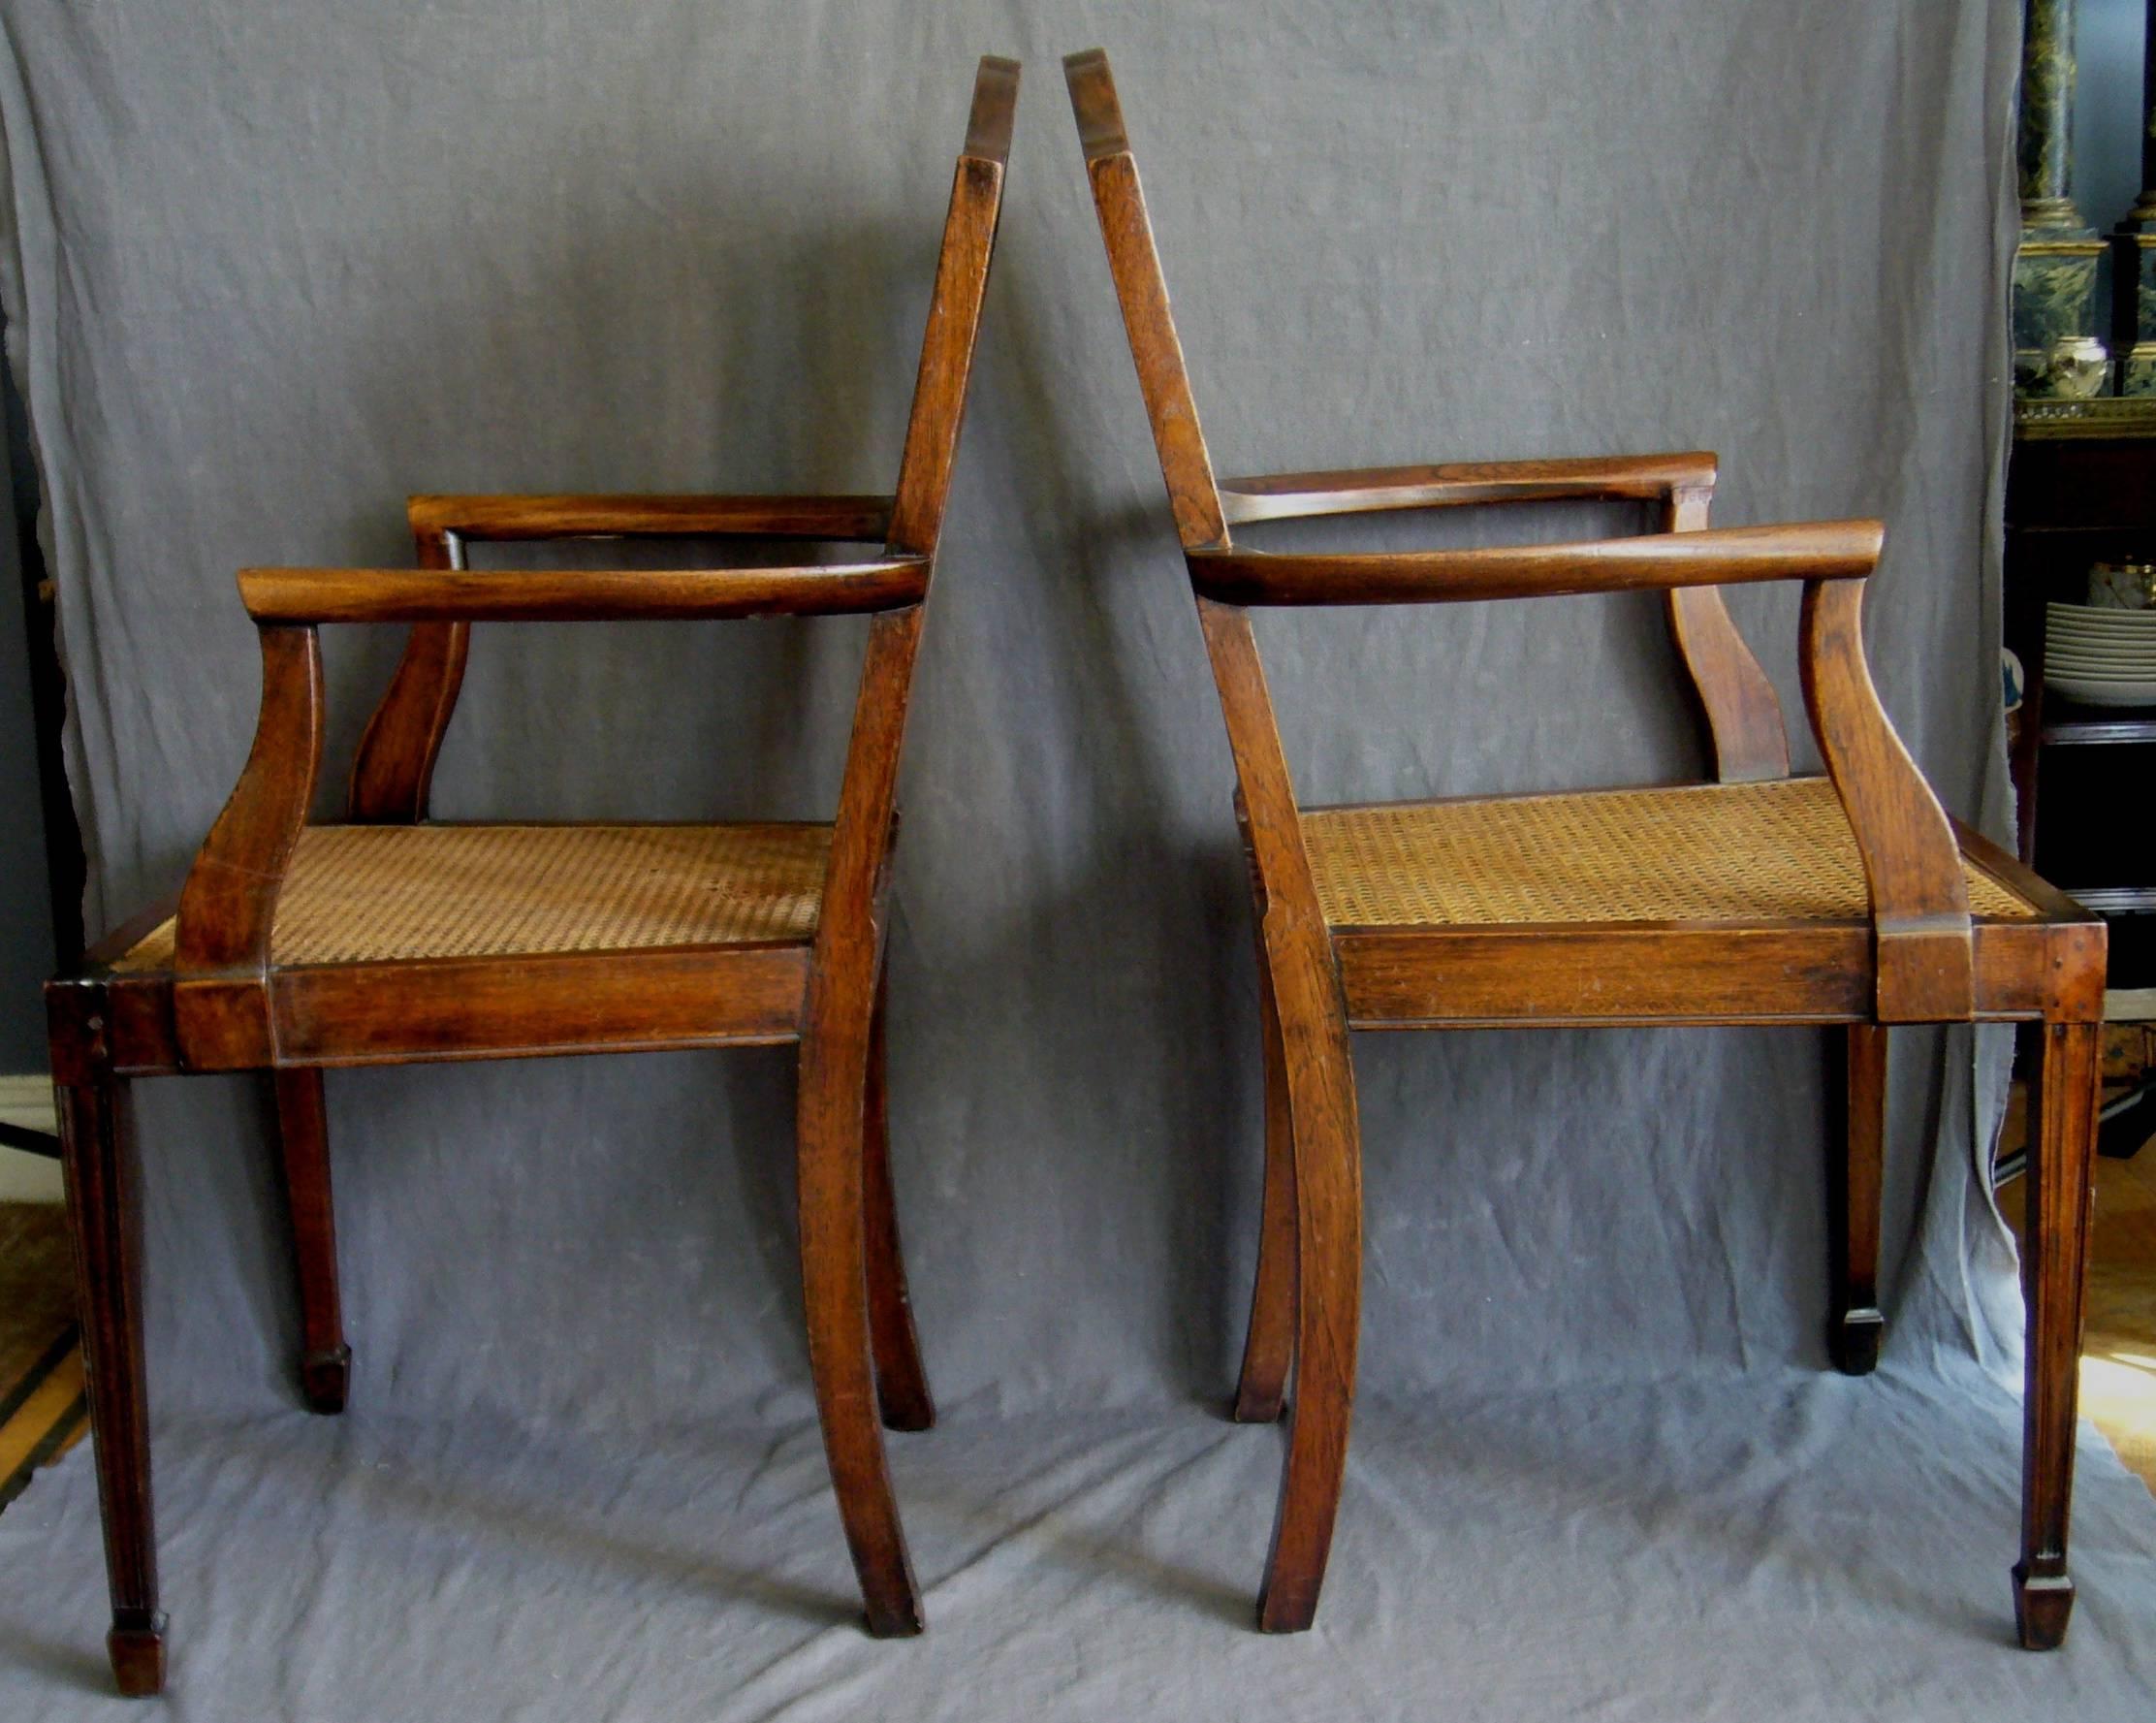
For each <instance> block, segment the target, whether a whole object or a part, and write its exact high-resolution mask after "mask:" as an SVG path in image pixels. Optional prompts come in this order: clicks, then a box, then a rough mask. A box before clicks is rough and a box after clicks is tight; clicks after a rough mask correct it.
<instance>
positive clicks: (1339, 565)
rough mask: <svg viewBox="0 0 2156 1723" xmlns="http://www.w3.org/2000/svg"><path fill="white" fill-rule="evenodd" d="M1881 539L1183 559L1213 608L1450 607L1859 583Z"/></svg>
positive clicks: (1620, 542) (1855, 533) (1772, 532)
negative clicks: (1850, 579) (1740, 586)
mask: <svg viewBox="0 0 2156 1723" xmlns="http://www.w3.org/2000/svg"><path fill="white" fill-rule="evenodd" d="M1883 537H1884V529H1883V528H1882V527H1881V526H1880V524H1879V523H1878V522H1877V521H1827V522H1822V523H1820V524H1818V525H1815V526H1739V527H1730V528H1722V529H1718V530H1714V531H1706V532H1685V533H1676V534H1653V535H1646V536H1642V537H1638V538H1612V539H1597V540H1592V541H1590V542H1587V543H1584V544H1569V545H1519V546H1504V547H1499V548H1495V549H1484V550H1473V551H1409V552H1398V553H1394V552H1379V553H1356V554H1353V555H1347V556H1322V555H1320V556H1276V555H1271V554H1268V553H1265V552H1261V551H1236V550H1225V551H1208V550H1196V551H1190V552H1188V553H1186V555H1187V559H1188V560H1189V567H1190V582H1191V585H1192V586H1194V587H1195V588H1196V589H1197V591H1198V595H1199V596H1200V597H1204V598H1210V599H1213V600H1215V601H1216V602H1218V603H1222V604H1410V603H1459V602H1464V601H1468V600H1474V599H1483V598H1525V597H1546V596H1555V595H1557V594H1560V593H1578V592H1628V591H1634V590H1639V589H1641V588H1650V589H1667V588H1672V587H1719V586H1727V585H1729V584H1731V583H1734V582H1737V581H1761V580H1823V579H1833V578H1836V577H1841V576H1848V575H1859V574H1868V573H1869V572H1870V571H1871V568H1872V565H1873V564H1874V563H1875V562H1877V561H1878V559H1879V551H1880V545H1881V542H1882V539H1883Z"/></svg>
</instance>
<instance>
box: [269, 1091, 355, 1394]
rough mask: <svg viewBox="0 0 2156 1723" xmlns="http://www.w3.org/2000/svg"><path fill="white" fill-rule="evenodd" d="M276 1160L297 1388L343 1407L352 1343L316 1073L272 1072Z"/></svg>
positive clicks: (327, 1130) (326, 1130)
mask: <svg viewBox="0 0 2156 1723" xmlns="http://www.w3.org/2000/svg"><path fill="white" fill-rule="evenodd" d="M272 1084H273V1087H274V1090H275V1094H276V1110H277V1159H278V1162H279V1165H281V1167H282V1169H283V1174H284V1196H285V1208H286V1212H287V1213H288V1214H289V1215H290V1217H291V1221H292V1256H293V1264H294V1267H295V1268H296V1270H297V1271H298V1276H299V1284H300V1392H301V1395H303V1396H304V1397H305V1399H306V1403H307V1404H308V1406H310V1407H311V1408H312V1409H313V1410H315V1411H316V1412H324V1413H334V1412H342V1411H343V1410H344V1401H345V1394H346V1391H347V1389H348V1388H349V1386H350V1383H351V1376H352V1349H351V1348H350V1347H349V1346H347V1345H345V1343H344V1311H343V1306H342V1303H341V1301H340V1299H339V1298H338V1295H337V1259H336V1216H335V1211H334V1209H333V1205H332V1202H331V1192H330V1120H329V1113H328V1111H327V1109H326V1108H325V1106H324V1104H323V1097H322V1073H321V1072H320V1071H318V1070H280V1071H276V1072H274V1073H272Z"/></svg>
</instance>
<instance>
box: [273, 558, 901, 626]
mask: <svg viewBox="0 0 2156 1723" xmlns="http://www.w3.org/2000/svg"><path fill="white" fill-rule="evenodd" d="M928 581H929V559H928V558H926V557H882V558H876V559H875V560H874V561H871V562H853V563H830V564H824V565H819V566H810V567H806V568H655V569H619V570H618V569H536V570H534V569H518V570H488V571H486V572H483V573H476V574H475V573H470V572H468V571H466V570H463V569H456V568H248V569H242V570H241V571H240V575H239V596H240V599H241V601H242V602H243V603H244V604H245V605H246V607H247V614H248V615H249V616H250V617H252V618H254V620H255V621H256V622H259V623H262V624H265V625H269V624H272V623H306V624H312V623H316V622H599V621H630V620H640V621H685V620H690V619H698V618H702V619H709V620H717V619H722V618H727V617H752V616H828V615H837V614H851V613H856V612H863V611H878V610H897V609H901V608H903V607H904V606H905V605H908V604H917V603H919V602H920V601H921V599H922V598H923V597H924V596H926V595H927V592H928Z"/></svg>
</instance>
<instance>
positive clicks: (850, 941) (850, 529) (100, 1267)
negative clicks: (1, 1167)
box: [48, 58, 1019, 1694]
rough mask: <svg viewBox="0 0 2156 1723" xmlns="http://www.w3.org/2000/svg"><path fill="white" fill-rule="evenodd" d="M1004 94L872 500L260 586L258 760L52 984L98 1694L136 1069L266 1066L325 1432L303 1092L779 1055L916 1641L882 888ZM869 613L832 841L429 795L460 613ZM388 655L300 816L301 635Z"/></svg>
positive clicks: (150, 1667) (898, 1609)
mask: <svg viewBox="0 0 2156 1723" xmlns="http://www.w3.org/2000/svg"><path fill="white" fill-rule="evenodd" d="M1018 76H1019V69H1018V67H1017V65H1016V64H1015V63H1014V62H1012V61H1009V60H1000V59H993V58H986V59H983V60H982V61H981V63H980V69H979V74H978V77H977V79H976V81H975V84H974V88H973V103H972V112H971V118H970V124H969V128H968V131H967V140H966V144H965V148H964V151H963V153H962V154H961V155H960V156H959V159H958V168H957V174H956V176H955V179H954V182H953V185H952V191H951V200H950V206H949V211H948V215H947V217H946V220H945V223H944V228H943V241H942V250H941V254H940V257H939V260H938V262H937V265H936V275H935V293H934V297H933V299H932V301H931V304H930V309H929V315H928V324H927V330H926V334H925V335H924V337H923V343H922V352H921V364H920V371H919V377H918V381H917V383H916V386H915V391H914V397H913V404H912V410H911V416H910V418H909V420H908V422H907V427H906V434H905V443H904V456H903V458H902V460H901V463H900V468H899V479H898V487H897V490H896V492H895V494H894V495H889V496H420V497H415V498H413V500H412V503H411V524H412V528H413V532H414V535H415V537H416V540H417V543H418V551H419V555H418V561H419V563H420V566H419V567H418V568H414V569H390V570H382V569H291V568H275V569H249V570H247V571H245V572H244V573H242V574H241V575H240V577H239V593H240V598H241V600H242V602H243V603H244V604H245V606H246V609H247V614H248V615H249V617H250V618H252V619H253V621H254V622H255V625H256V626H257V628H258V629H259V630H260V633H261V641H262V654H263V692H262V714H261V721H260V726H259V728H258V730H257V733H256V737H255V744H254V750H253V752H252V753H251V755H250V756H249V758H248V760H247V763H246V767H245V769H244V771H243V772H242V774H241V776H240V779H239V782H238V787H237V788H236V789H235V790H234V791H233V794H232V799H231V800H230V802H228V803H227V805H226V807H225V811H224V813H223V814H222V815H220V817H219V818H218V820H217V822H216V824H215V826H214V827H213V828H212V829H211V831H210V833H209V836H208V839H207V841H206V843H205V844H204V845H203V846H202V849H201V851H200V853H199V854H198V855H197V856H196V858H195V862H194V865H193V867H192V869H191V870H190V872H189V874H188V876H187V880H186V883H185V886H184V888H183V889H182V891H181V892H180V894H179V897H178V900H177V905H176V912H175V910H174V907H173V906H172V905H166V906H163V907H160V908H158V909H153V910H150V911H148V912H147V913H145V914H143V915H141V916H138V917H136V918H135V919H133V920H132V921H130V922H128V923H127V924H126V925H125V926H123V927H122V928H120V929H119V930H118V931H117V932H115V933H114V934H113V935H111V937H110V938H109V939H107V940H106V941H104V942H103V943H102V944H101V945H100V946H99V947H98V948H97V949H96V950H94V951H93V952H92V953H91V954H90V955H89V957H88V958H87V959H86V960H85V962H84V964H83V966H82V967H81V969H80V970H79V973H72V974H68V975H65V976H62V977H60V978H58V979H56V980H55V981H53V982H52V983H51V985H50V986H49V988H48V1006H49V1016H50V1022H51V1048H52V1069H53V1072H54V1076H55V1080H56V1082H57V1084H58V1085H59V1091H60V1101H61V1120H62V1135H63V1140H64V1160H65V1167H66V1173H67V1188H68V1201H69V1209H70V1214H71V1217H72V1224H73V1228H74V1232H75V1239H76V1250H77V1267H78V1277H79V1293H80V1299H81V1305H82V1328H83V1335H84V1340H85V1351H86V1355H87V1365H88V1379H89V1394H90V1413H91V1421H92V1429H93V1432H94V1436H95V1446H96V1459H97V1474H98V1486H99V1492H100V1500H101V1505H102V1509H103V1516H104V1523H105V1546H106V1560H107V1566H108V1571H109V1576H110V1579H111V1600H112V1628H111V1636H110V1638H109V1640H108V1646H109V1649H110V1652H111V1661H112V1668H113V1671H114V1674H115V1675H116V1676H117V1678H118V1682H119V1685H120V1688H121V1690H122V1691H123V1692H127V1693H132V1694H140V1693H152V1692H156V1691H158V1690H159V1688H160V1687H161V1686H162V1683H163V1680H164V1623H165V1618H164V1616H163V1614H162V1613H161V1612H160V1611H159V1608H158V1592H157V1568H156V1548H155V1542H154V1535H153V1528H152V1523H151V1512H150V1450H149V1428H148V1424H147V1420H146V1409H145V1405H144V1400H143V1370H144V1366H143V1291H142V1266H141V1255H142V1246H141V1220H140V1215H139V1208H138V1203H139V1197H138V1191H137V1181H138V1174H137V1162H136V1153H135V1148H134V1144H133V1141H132V1138H131V1134H130V1130H129V1123H128V1119H129V1109H128V1104H127V1101H128V1087H129V1083H130V1082H131V1080H132V1079H134V1078H136V1077H143V1076H158V1075H166V1074H171V1073H185V1072H195V1071H230V1070H264V1071H268V1072H270V1074H271V1078H272V1083H273V1087H274V1094H275V1116H276V1121H277V1137H278V1150H279V1158H280V1160H281V1163H282V1169H283V1173H284V1181H285V1188H286V1193H287V1197H288V1201H289V1208H290V1215H291V1223H292V1232H293V1239H294V1244H295V1254H296V1258H297V1267H298V1281H299V1292H300V1304H301V1329H302V1335H303V1349H304V1350H303V1356H302V1357H301V1362H300V1377H301V1388H302V1392H303V1394H304V1397H305V1399H306V1402H307V1404H308V1405H309V1406H311V1407H312V1408H314V1409H315V1410H316V1411H318V1412H324V1413H333V1412H337V1411H340V1410H342V1408H343V1406H344V1403H345V1395H346V1388H347V1382H348V1379H349V1373H350V1365H351V1349H350V1347H349V1346H348V1345H347V1344H346V1342H345V1339H344V1328H343V1321H342V1316H341V1313H340V1309H339V1304H338V1294H337V1269H336V1246H335V1235H334V1226H333V1214H332V1207H331V1194H330V1163H329V1152H328V1151H329V1139H328V1128H327V1114H326V1111H325V1108H324V1103H323V1080H322V1072H323V1071H324V1069H328V1068H332V1067H343V1066H363V1065H380V1064H396V1063H403V1062H409V1061H419V1060H457V1059H495V1058H513V1057H519V1056H524V1055H533V1054H566V1053H600V1052H625V1051H636V1050H651V1049H662V1048H685V1047H720V1046H759V1045H769V1044H775V1043H787V1044H792V1045H795V1046H797V1047H798V1048H799V1049H800V1054H799V1058H800V1067H799V1100H798V1120H797V1123H798V1134H799V1141H798V1156H799V1179H800V1216H801V1263H802V1278H803V1285H804V1304H805V1308H806V1312H807V1321H808V1351H809V1360H810V1365H811V1370H812V1373H813V1376H814V1379H815V1391H816V1405H817V1411H818V1414H819V1416H820V1418H821V1420H822V1425H823V1437H824V1447H825V1451H826V1453H827V1455H828V1457H829V1460H830V1464H831V1472H832V1481H833V1484H835V1486H836V1489H837V1494H838V1500H839V1509H840V1517H841V1519H842V1520H843V1523H844V1528H845V1534H846V1540H847V1543H848V1545H849V1546H850V1548H851V1551H852V1555H853V1561H854V1566H855V1569H856V1571H857V1573H858V1575H859V1578H860V1582H861V1589H862V1594H863V1597H864V1599H865V1601H866V1605H867V1617H868V1625H869V1628H870V1631H871V1632H872V1633H875V1634H877V1635H899V1634H912V1633H918V1632H919V1631H920V1628H921V1609H920V1600H919V1596H918V1593H917V1591H916V1588H915V1585H914V1580H913V1575H912V1572H911V1568H910V1566H909V1564H908V1560H907V1556H906V1548H905V1540H904V1533H903V1531H902V1529H901V1526H900V1523H899V1514H898V1507H897V1504H896V1503H895V1501H894V1500H893V1498H892V1493H891V1482H890V1477H889V1474H888V1472H887V1470H886V1467H885V1460H884V1450H883V1438H882V1432H881V1430H880V1428H879V1427H878V1421H877V1418H878V1413H879V1412H880V1415H881V1420H882V1422H883V1423H885V1424H888V1425H890V1426H891V1427H892V1428H895V1429H902V1430H918V1429H926V1428H927V1427H928V1426H929V1425H930V1424H931V1423H932V1422H933V1420H934V1418H935V1410H934V1407H933V1405H932V1403H931V1400H930V1397H929V1388H928V1383H927V1380H926V1377H925V1375H924V1373H923V1371H922V1367H921V1358H920V1353H919V1349H918V1346H917V1343H916V1341H915V1337H914V1331H913V1319H912V1315H911V1312H910V1309H909V1306H908V1303H907V1297H906V1285H905V1274H904V1267H903V1265H902V1262H901V1260H900V1255H899V1235H898V1224H897V1217H896V1214H895V1211H894V1208H893V1203H892V1192H891V1179H890V1167H889V1160H888V1150H887V1141H886V1126H885V1116H884V1089H883V1061H884V1030H883V1016H884V1012H883V992H882V981H883V958H884V929H885V925H886V922H885V887H886V875H887V864H888V860H889V856H890V850H891V844H892V839H893V834H894V831H895V829H896V821H897V814H896V802H895V795H896V785H897V775H898V763H899V750H900V742H901V738H902V735H903V732H904V721H905V712H906V702H907V695H908V691H909V688H910V685H911V679H912V673H913V663H914V656H915V651H916V648H917V645H918V643H919V640H920V635H921V621H922V611H923V606H924V603H925V601H926V599H927V597H928V592H929V587H930V583H931V577H932V575H933V573H934V569H935V554H936V545H937V541H938V537H939V534H940V531H941V527H942V522H943V510H944V504H945V500H946V498H947V497H948V495H949V492H950V478H951V468H952V462H953V458H954V456H955V453H956V450H957V445H958V436H959V428H960V421H961V418H962V416H963V414H964V410H965V404H966V393H967V376H968V373H969V370H970V367H971V364H972V355H973V345H974V336H975V334H976V332H977V330H978V328H979V322H980V312H981V303H982V295H983V293H984V291H985V287H986V283H987V277H988V270H989V262H990V256H991V253H992V251H993V248H994V244H995V239H996V229H997V218H998V215H999V210H1000V207H1001V200H1002V185H1003V173H1004V163H1005V160H1006V157H1007V154H1008V151H1009V145H1010V134H1011V121H1012V115H1013V111H1014V108H1015V104H1016V100H1017V93H1018ZM616 537H622V538H644V539H666V538H682V537H696V538H732V537H738V538H744V539H776V540H799V541H804V542H811V543H812V542H818V541H822V542H828V543H834V544H846V543H878V542H880V544H881V546H882V549H881V551H880V552H879V553H877V554H874V555H872V556H869V557H866V558H860V559H857V560H853V561H849V562H840V563H834V562H810V563H808V564H806V565H803V566H799V567H785V568H770V567H749V568H741V567H735V568H688V569H669V570H658V571H647V570H639V571H633V572H603V571H590V570H576V571H569V572H531V571H508V570H488V571H484V572H467V571H465V569H464V568H463V556H462V551H463V547H464V545H465V544H466V543H467V542H469V541H471V540H475V539H495V540H499V539H570V538H616ZM858 614H866V615H868V616H869V617H870V618H871V619H872V620H871V622H870V625H869V639H868V646H867V651H866V655H865V659H864V664H863V669H862V677H861V685H860V693H859V697H858V702H857V704H856V707H855V711H854V719H853V730H852V737H851V741H850V743H849V746H848V750H847V754H846V762H845V770H844V778H843V782H842V785H841V788H840V798H839V807H838V811H837V815H836V818H835V819H834V820H833V821H832V822H831V823H829V824H747V825H742V824H737V825H574V826H553V827H544V826H519V825H492V824H472V825H462V824H459V825H450V824H437V823H432V822H429V820H428V783H429V780H430V778H431V775H432V771H433V765H434V760H435V756H436V753H437V751H438V750H439V749H440V746H441V741H442V736H443V733H444V731H445V730H446V729H447V727H448V724H449V720H450V716H451V713H452V711H453V709H454V707H455V705H456V700H457V693H458V686H459V683H460V679H461V677H462V673H463V667H464V656H465V649H466V645H467V640H468V634H469V629H470V626H471V624H472V623H473V622H496V621H510V620H516V621H543V622H586V621H597V620H614V619H621V618H641V619H670V620H682V621H688V620H721V619H726V618H735V617H749V616H768V615H790V616H827V615H858ZM334 622H401V623H409V624H411V625H412V626H411V635H410V639H409V642H408V644H407V647H406V650H405V653H404V656H403V658H402V660H401V661H400V663H399V665H398V667H397V670H396V675H395V677H394V679H393V681H392V683H391V685H390V687H389V690H388V692H387V693H386V694H385V696H384V697H383V699H382V702H381V705H380V707H379V708H378V709H377V710H376V712H375V714H374V717H373V719H372V721H371V723H370V724H369V725H368V726H367V729H366V732H365V737H364V739H363V741H362V743H361V746H360V749H359V752H358V757H357V762H356V765H355V768H354V770H353V773H352V782H351V794H350V806H349V820H348V822H347V823H344V824H336V825H322V824H315V823H312V822H310V820H309V818H308V807H309V803H310V800H311V798H312V794H313V789H314V784H315V780H316V776H317V773H318V771H319V769H320V764H321V751H322V730H323V690H322V670H321V658H320V654H319V650H318V646H317V630H318V629H319V628H320V626H321V625H322V624H324V623H334Z"/></svg>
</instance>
